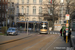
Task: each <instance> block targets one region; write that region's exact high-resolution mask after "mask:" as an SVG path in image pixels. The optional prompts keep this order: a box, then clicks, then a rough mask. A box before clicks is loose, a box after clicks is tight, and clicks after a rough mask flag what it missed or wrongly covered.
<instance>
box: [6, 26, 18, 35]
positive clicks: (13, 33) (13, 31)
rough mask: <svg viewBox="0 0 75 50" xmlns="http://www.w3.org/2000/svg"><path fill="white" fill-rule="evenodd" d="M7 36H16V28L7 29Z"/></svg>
mask: <svg viewBox="0 0 75 50" xmlns="http://www.w3.org/2000/svg"><path fill="white" fill-rule="evenodd" d="M7 35H18V30H17V28H13V27H11V28H8V30H7Z"/></svg>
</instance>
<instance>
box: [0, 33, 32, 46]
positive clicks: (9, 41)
mask: <svg viewBox="0 0 75 50" xmlns="http://www.w3.org/2000/svg"><path fill="white" fill-rule="evenodd" d="M32 35H33V34H30V35H27V36H25V37H22V38H17V39H13V40H8V41H4V42H1V43H0V45H3V44H7V43H11V42H14V41H18V40H22V39H24V38H27V37H30V36H32Z"/></svg>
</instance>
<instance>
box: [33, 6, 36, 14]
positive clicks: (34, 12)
mask: <svg viewBox="0 0 75 50" xmlns="http://www.w3.org/2000/svg"><path fill="white" fill-rule="evenodd" d="M33 14H36V7H35V6H34V7H33Z"/></svg>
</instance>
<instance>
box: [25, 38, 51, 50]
mask: <svg viewBox="0 0 75 50" xmlns="http://www.w3.org/2000/svg"><path fill="white" fill-rule="evenodd" d="M47 38H50V37H47ZM47 38H45V39H47ZM45 39H43V40H41V41H39V42H38V43H40V42H42V41H44V40H45ZM38 43H35V44H33V45H31V46H29V47H27V48H25V49H24V50H27V49H29V48H31V47H33V46H35V45H37V44H38Z"/></svg>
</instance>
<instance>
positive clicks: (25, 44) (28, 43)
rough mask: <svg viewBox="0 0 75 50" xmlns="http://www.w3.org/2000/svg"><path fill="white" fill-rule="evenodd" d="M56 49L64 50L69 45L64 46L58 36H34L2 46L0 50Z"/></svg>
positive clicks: (63, 42)
mask: <svg viewBox="0 0 75 50" xmlns="http://www.w3.org/2000/svg"><path fill="white" fill-rule="evenodd" d="M64 44H65V45H64ZM57 47H58V48H59V47H61V48H59V50H62V49H63V50H66V47H70V44H69V43H67V44H66V43H65V41H63V38H62V37H61V36H60V34H34V35H32V36H29V37H27V38H23V39H20V40H16V41H13V42H10V43H6V44H2V45H0V50H57V49H58V48H57ZM63 47H65V48H63Z"/></svg>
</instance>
